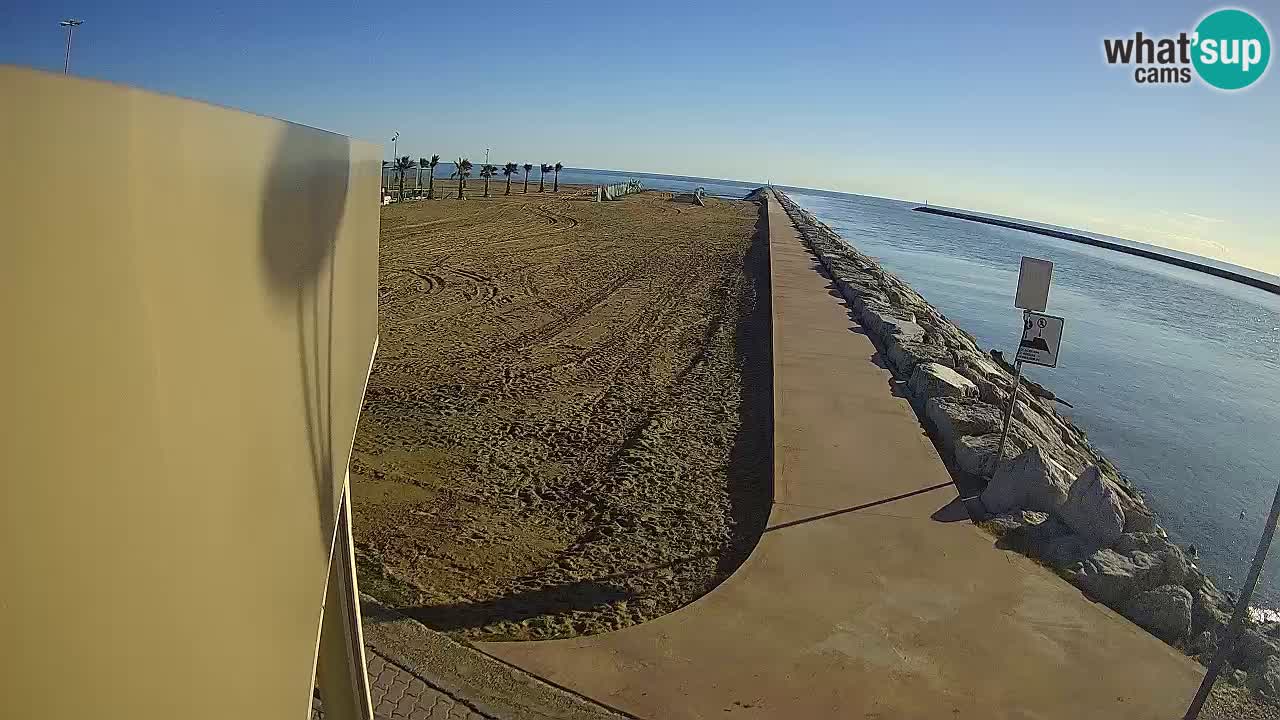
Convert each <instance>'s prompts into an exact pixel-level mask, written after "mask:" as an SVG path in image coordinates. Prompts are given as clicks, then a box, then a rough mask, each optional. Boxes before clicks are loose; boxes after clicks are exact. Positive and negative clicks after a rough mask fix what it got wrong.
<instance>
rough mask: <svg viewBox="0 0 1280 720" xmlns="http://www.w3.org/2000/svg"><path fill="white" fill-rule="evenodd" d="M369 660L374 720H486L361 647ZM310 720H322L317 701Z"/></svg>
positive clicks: (404, 670)
mask: <svg viewBox="0 0 1280 720" xmlns="http://www.w3.org/2000/svg"><path fill="white" fill-rule="evenodd" d="M365 652H366V653H368V658H367V659H368V661H369V667H368V670H369V688H370V690H372V692H373V717H374V719H375V720H486V719H487V718H490V716H489V715H482V714H480V713H478V712H476V711H475V710H473V709H472V708H470V707H468V706H467V704H466V703H465V702H463V701H460V700H458V699H456V698H454V697H452V696H450V695H449V694H448V693H446V692H445V691H444V690H441V689H440V688H438V687H436V686H434V685H432V684H429V683H427V682H426V681H425V680H423V679H422V678H420V677H418V676H417V675H414V674H413V673H411V672H409V671H408V670H406V669H404V668H402V667H400V666H399V665H397V664H396V663H395V662H393V661H391V660H388V659H387V658H385V657H383V656H382V654H381V653H379V652H378V651H376V650H374V649H373V648H365ZM311 720H324V707H323V705H322V704H321V702H320V700H319V699H315V700H312V702H311Z"/></svg>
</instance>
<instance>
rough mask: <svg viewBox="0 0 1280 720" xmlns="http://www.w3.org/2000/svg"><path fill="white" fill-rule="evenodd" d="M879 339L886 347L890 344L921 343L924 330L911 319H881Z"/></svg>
mask: <svg viewBox="0 0 1280 720" xmlns="http://www.w3.org/2000/svg"><path fill="white" fill-rule="evenodd" d="M880 338H881V339H882V340H883V341H884V343H885V344H886V345H887V344H889V343H891V342H895V343H906V342H921V341H923V340H924V328H922V327H920V326H919V325H917V324H916V323H915V321H914V320H912V319H902V318H899V317H883V318H881V322H880Z"/></svg>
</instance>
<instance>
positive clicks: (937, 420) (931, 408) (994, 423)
mask: <svg viewBox="0 0 1280 720" xmlns="http://www.w3.org/2000/svg"><path fill="white" fill-rule="evenodd" d="M924 416H925V419H926V420H927V421H928V423H929V424H930V425H931V426H932V427H933V430H934V432H935V433H936V434H937V437H938V441H939V442H941V443H942V446H943V447H944V448H947V449H948V450H950V449H951V448H954V447H955V443H956V440H958V439H960V438H961V437H963V436H965V435H988V434H993V433H998V432H1000V424H1001V417H1000V411H999V410H998V409H996V408H994V407H992V406H990V405H987V404H985V403H982V402H979V401H976V400H961V399H957V398H949V397H936V398H930V399H929V401H928V402H926V403H925V407H924ZM996 440H997V442H999V436H997V437H996ZM992 452H994V449H993V450H992Z"/></svg>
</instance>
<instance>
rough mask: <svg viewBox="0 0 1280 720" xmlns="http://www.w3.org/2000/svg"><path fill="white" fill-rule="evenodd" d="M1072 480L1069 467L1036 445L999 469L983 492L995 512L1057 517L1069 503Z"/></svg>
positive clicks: (987, 505)
mask: <svg viewBox="0 0 1280 720" xmlns="http://www.w3.org/2000/svg"><path fill="white" fill-rule="evenodd" d="M1072 480H1073V478H1072V477H1071V476H1070V475H1069V474H1068V473H1067V471H1066V469H1065V468H1063V467H1062V466H1061V465H1059V464H1058V463H1057V462H1056V461H1055V460H1053V459H1052V458H1050V457H1047V456H1046V455H1045V454H1044V453H1043V452H1042V451H1041V450H1040V448H1039V447H1036V446H1034V445H1033V446H1031V447H1029V448H1027V449H1026V450H1025V451H1023V452H1022V454H1020V455H1018V456H1017V457H1016V458H1014V459H1013V460H1010V461H1009V462H1007V463H1001V464H1000V465H999V466H998V467H997V468H996V472H995V474H994V475H993V476H992V478H991V482H989V483H988V484H987V488H986V489H985V490H983V491H982V504H983V506H985V507H986V508H987V510H989V511H991V512H993V513H1003V512H1009V511H1011V510H1038V511H1040V512H1047V513H1051V514H1055V513H1057V512H1058V510H1059V509H1060V508H1061V507H1062V505H1063V503H1065V502H1066V501H1067V493H1068V492H1069V490H1070V488H1071V481H1072Z"/></svg>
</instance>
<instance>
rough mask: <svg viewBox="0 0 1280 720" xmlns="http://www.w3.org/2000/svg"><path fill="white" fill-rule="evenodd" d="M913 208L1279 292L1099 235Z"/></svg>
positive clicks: (1277, 288) (1274, 287) (1252, 280)
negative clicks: (1104, 250) (1097, 236)
mask: <svg viewBox="0 0 1280 720" xmlns="http://www.w3.org/2000/svg"><path fill="white" fill-rule="evenodd" d="M914 210H915V211H916V212H922V213H929V214H931V215H944V216H946V217H953V218H958V219H960V220H969V221H972V222H980V223H985V224H987V225H999V226H1000V227H1007V228H1012V229H1014V230H1023V231H1026V232H1030V233H1036V234H1037V235H1048V236H1049V237H1055V238H1059V239H1061V240H1070V241H1071V242H1078V243H1082V244H1085V245H1093V246H1094V247H1100V248H1106V249H1107V250H1114V251H1116V252H1122V253H1125V254H1128V255H1137V256H1138V257H1142V258H1146V259H1148V260H1156V261H1158V262H1162V263H1169V264H1170V265H1177V266H1179V267H1184V268H1188V269H1190V270H1196V271H1198V272H1202V273H1208V274H1209V275H1216V276H1218V277H1220V278H1226V279H1227V280H1234V281H1236V282H1239V283H1244V284H1245V285H1252V286H1253V287H1256V288H1260V289H1262V290H1266V291H1267V292H1271V293H1276V294H1278V295H1280V284H1277V283H1273V282H1268V281H1267V280H1264V279H1262V278H1257V277H1253V276H1251V275H1245V274H1243V273H1238V272H1234V271H1232V270H1228V269H1226V268H1220V267H1216V266H1213V265H1209V264H1207V263H1201V262H1196V261H1195V260H1191V259H1188V258H1181V257H1177V256H1175V255H1165V254H1163V253H1158V252H1155V251H1152V250H1146V249H1143V248H1139V247H1131V246H1129V245H1122V244H1120V243H1113V242H1110V241H1108V240H1103V239H1101V238H1096V237H1090V236H1088V235H1081V234H1079V233H1073V232H1067V231H1066V230H1055V229H1054V228H1047V227H1041V226H1039V225H1031V224H1029V223H1023V222H1018V221H1016V220H1003V219H1001V218H994V217H989V216H986V215H977V214H974V213H967V212H963V211H961V210H950V209H947V208H939V207H930V206H928V205H924V206H921V207H917V208H914Z"/></svg>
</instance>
